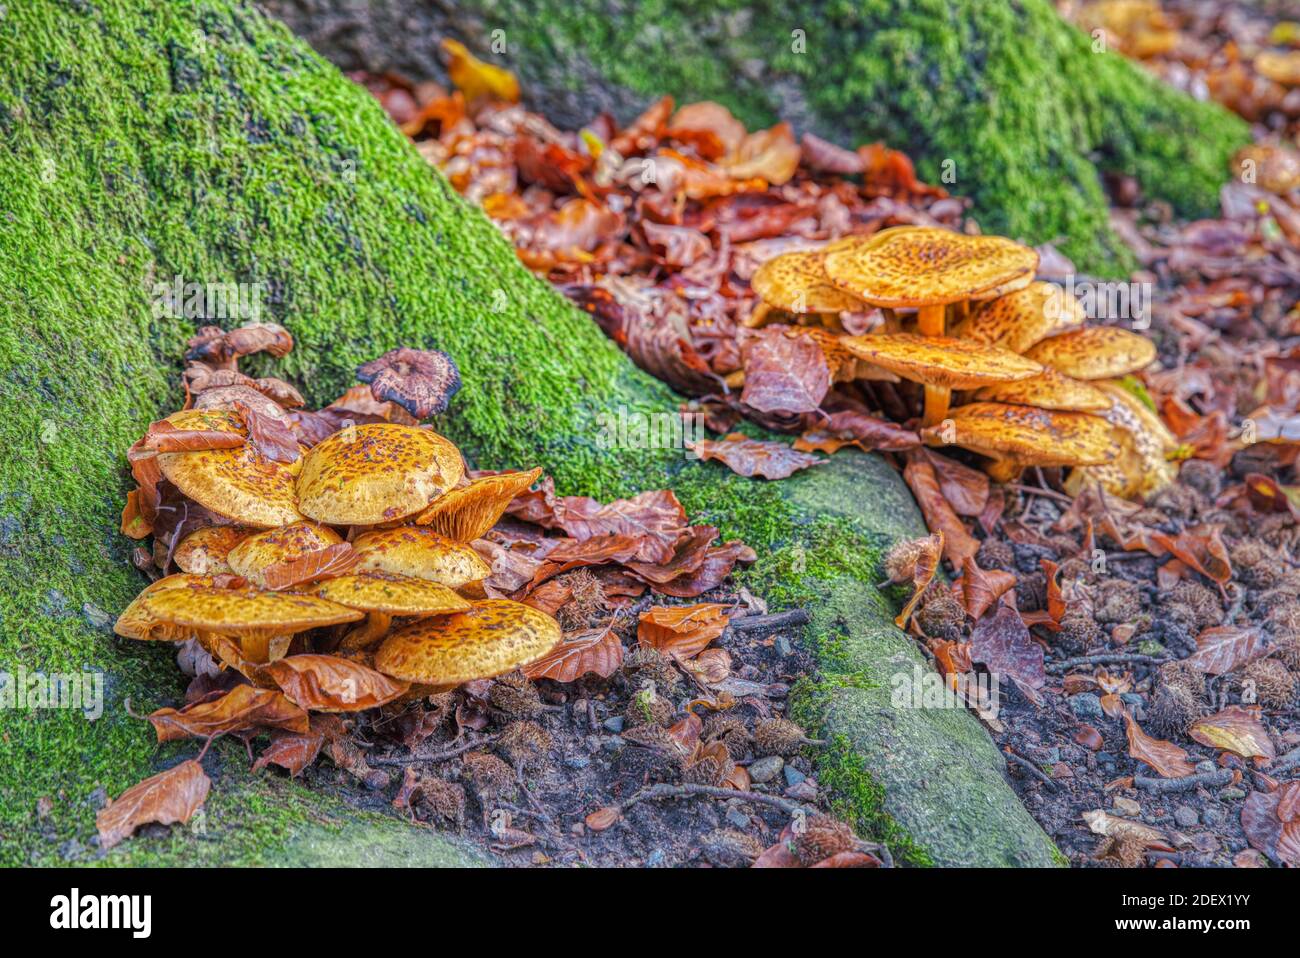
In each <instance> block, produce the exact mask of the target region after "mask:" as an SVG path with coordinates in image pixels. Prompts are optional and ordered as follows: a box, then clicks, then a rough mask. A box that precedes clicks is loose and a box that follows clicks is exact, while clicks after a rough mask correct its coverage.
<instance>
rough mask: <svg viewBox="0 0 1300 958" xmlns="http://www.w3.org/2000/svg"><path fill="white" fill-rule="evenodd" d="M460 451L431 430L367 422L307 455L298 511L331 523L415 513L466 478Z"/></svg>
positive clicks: (376, 520) (358, 522)
mask: <svg viewBox="0 0 1300 958" xmlns="http://www.w3.org/2000/svg"><path fill="white" fill-rule="evenodd" d="M464 471H465V465H464V462H463V461H462V460H461V457H460V450H458V449H457V448H456V447H455V446H454V445H452V444H451V442H449V441H448V440H446V439H444V438H443V437H442V436H439V435H438V434H437V433H435V432H433V431H431V430H429V429H420V428H418V427H415V426H400V425H397V424H396V423H387V422H378V423H367V424H366V425H364V426H355V427H351V428H348V429H342V430H339V431H338V432H336V433H335V434H334V435H332V436H330V437H329V438H327V439H325V440H324V441H323V442H320V443H318V444H317V445H316V446H314V447H313V448H312V450H311V451H310V452H309V453H307V455H306V456H305V457H304V462H303V465H302V472H301V473H300V474H299V476H298V507H299V508H300V509H301V510H302V512H303V514H304V515H307V516H310V517H311V518H313V519H317V520H319V521H321V522H328V523H330V524H332V525H358V526H365V525H374V524H375V523H379V522H390V521H392V520H394V519H400V518H403V517H404V516H409V515H413V514H415V513H417V512H420V511H421V510H423V509H425V508H427V507H428V505H429V503H430V502H431V501H432V500H433V499H434V498H436V497H437V496H440V495H442V494H443V493H444V492H446V491H447V490H448V489H450V488H452V487H453V486H455V485H456V483H457V482H459V481H460V478H461V476H462V475H463V474H464Z"/></svg>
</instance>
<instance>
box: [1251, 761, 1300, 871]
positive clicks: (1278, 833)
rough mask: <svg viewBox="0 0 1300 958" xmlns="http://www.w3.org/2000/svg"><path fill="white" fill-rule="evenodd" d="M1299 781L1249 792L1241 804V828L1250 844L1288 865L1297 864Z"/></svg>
mask: <svg viewBox="0 0 1300 958" xmlns="http://www.w3.org/2000/svg"><path fill="white" fill-rule="evenodd" d="M1297 808H1300V782H1287V783H1286V784H1284V785H1281V786H1279V787H1278V788H1277V789H1276V790H1274V791H1272V792H1251V793H1250V795H1249V796H1247V797H1246V801H1245V802H1244V803H1243V804H1242V807H1241V829H1242V831H1243V832H1245V833H1246V840H1247V841H1248V842H1250V844H1251V847H1252V848H1256V849H1258V850H1259V851H1261V852H1263V853H1264V854H1265V855H1267V856H1268V857H1269V858H1270V859H1272V860H1273V861H1275V862H1278V863H1279V864H1283V865H1287V866H1289V867H1291V868H1300V817H1297V814H1296V813H1297Z"/></svg>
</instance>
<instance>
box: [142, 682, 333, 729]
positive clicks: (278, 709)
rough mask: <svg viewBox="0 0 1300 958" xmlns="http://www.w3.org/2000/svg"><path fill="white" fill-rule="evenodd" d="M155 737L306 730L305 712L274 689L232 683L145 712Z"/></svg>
mask: <svg viewBox="0 0 1300 958" xmlns="http://www.w3.org/2000/svg"><path fill="white" fill-rule="evenodd" d="M149 721H150V722H151V723H152V724H153V727H154V731H155V732H156V733H157V735H158V741H160V742H170V741H172V740H173V739H179V738H209V737H211V736H213V735H223V734H226V733H229V732H239V731H242V730H244V729H251V728H262V727H265V728H281V729H287V730H289V731H291V732H303V733H305V732H306V731H307V730H308V720H307V713H306V712H304V711H303V710H302V709H301V708H299V707H298V706H297V705H295V704H294V703H293V702H291V701H290V700H289V699H288V698H286V697H285V696H284V695H283V694H282V693H280V692H277V691H275V690H274V689H262V688H256V687H254V686H252V685H236V686H235V687H234V688H233V689H231V690H230V691H229V692H227V693H226V694H225V695H222V696H220V697H219V698H215V699H208V700H203V701H199V702H195V703H194V704H193V705H187V706H185V707H184V708H182V709H179V710H178V709H173V708H162V709H158V710H157V711H156V712H153V713H151V714H150V715H149Z"/></svg>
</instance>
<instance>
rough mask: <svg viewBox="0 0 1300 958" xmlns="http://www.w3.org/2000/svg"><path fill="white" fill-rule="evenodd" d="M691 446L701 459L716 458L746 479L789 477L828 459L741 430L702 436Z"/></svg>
mask: <svg viewBox="0 0 1300 958" xmlns="http://www.w3.org/2000/svg"><path fill="white" fill-rule="evenodd" d="M690 448H691V450H692V451H693V452H694V453H695V454H696V455H698V456H699V457H700V458H701V459H716V460H718V461H719V462H721V463H723V464H724V465H726V467H727V468H728V469H730V470H731V471H732V472H734V473H735V474H736V475H738V476H745V477H746V478H752V477H753V476H761V477H762V478H764V479H785V478H787V477H789V476H792V475H794V474H795V473H796V472H798V471H799V470H800V469H808V468H809V467H811V466H816V465H820V464H821V463H823V462H825V461H826V460H825V459H818V458H817V457H816V456H814V455H812V454H811V453H807V452H799V451H798V450H797V449H794V448H793V447H791V446H788V445H786V444H785V443H783V442H772V441H770V440H766V439H750V438H749V437H748V436H746V435H744V434H743V433H738V432H733V433H731V434H730V435H728V436H724V437H723V438H722V439H716V440H715V439H700V440H697V441H696V442H693V443H691V446H690Z"/></svg>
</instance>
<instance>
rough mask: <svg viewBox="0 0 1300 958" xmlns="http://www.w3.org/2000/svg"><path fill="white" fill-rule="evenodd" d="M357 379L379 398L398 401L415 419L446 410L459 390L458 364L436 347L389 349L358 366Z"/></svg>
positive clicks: (381, 400) (379, 399) (382, 400)
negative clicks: (368, 385) (376, 357)
mask: <svg viewBox="0 0 1300 958" xmlns="http://www.w3.org/2000/svg"><path fill="white" fill-rule="evenodd" d="M357 378H358V379H359V380H361V381H362V382H363V383H369V384H370V392H371V395H373V396H374V397H375V399H376V400H378V401H379V402H393V403H397V404H398V405H399V406H401V407H402V408H403V409H405V410H406V411H407V412H409V413H410V414H411V415H412V416H414V417H415V418H416V419H428V418H429V417H430V416H436V415H437V414H438V413H440V412H443V411H444V410H445V409H446V408H447V403H449V402H450V401H451V397H452V396H454V395H456V392H457V390H459V389H460V370H458V369H457V368H456V363H455V362H454V361H453V360H452V358H451V357H450V356H449V355H447V354H446V353H444V352H441V351H440V350H437V349H410V348H407V347H403V348H401V349H390V350H389V351H388V352H386V353H384V354H383V355H382V356H380V357H379V358H378V359H372V360H371V361H370V362H368V363H363V364H362V365H361V366H360V367H358V369H357Z"/></svg>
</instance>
